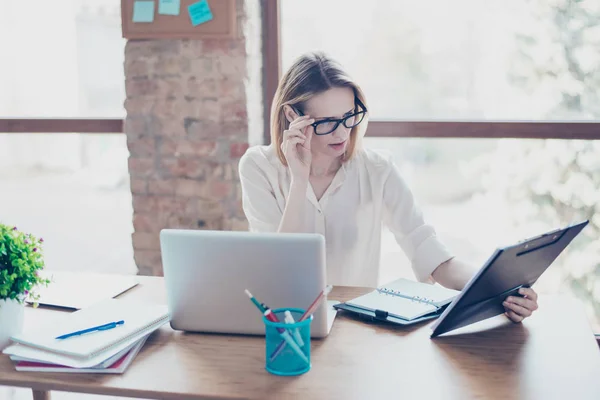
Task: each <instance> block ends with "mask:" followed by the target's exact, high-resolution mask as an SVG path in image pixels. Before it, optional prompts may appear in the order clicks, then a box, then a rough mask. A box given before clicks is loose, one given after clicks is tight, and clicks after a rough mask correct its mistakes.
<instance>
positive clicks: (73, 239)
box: [0, 0, 136, 273]
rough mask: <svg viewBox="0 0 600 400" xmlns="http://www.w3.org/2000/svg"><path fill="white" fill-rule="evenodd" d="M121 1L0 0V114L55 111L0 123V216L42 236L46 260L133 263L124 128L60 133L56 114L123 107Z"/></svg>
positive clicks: (58, 264) (103, 112) (52, 265)
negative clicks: (20, 127) (11, 125)
mask: <svg viewBox="0 0 600 400" xmlns="http://www.w3.org/2000/svg"><path fill="white" fill-rule="evenodd" d="M120 7H121V6H120V1H118V0H85V1H83V0H77V1H75V0H55V1H46V0H31V1H27V2H21V1H16V2H15V1H13V2H0V52H1V53H2V54H3V59H2V60H3V61H2V63H0V118H19V119H23V122H24V123H26V124H28V126H31V125H32V121H34V120H32V119H33V118H58V119H59V120H56V121H52V128H51V129H50V128H49V124H48V125H44V123H42V124H37V125H38V126H39V125H41V126H40V127H39V128H40V130H43V129H44V128H46V127H47V128H48V129H50V131H52V132H54V131H57V130H58V131H59V133H38V132H40V130H38V131H37V132H36V133H10V134H3V133H2V132H0V186H1V187H2V189H1V190H0V192H1V193H2V195H0V221H2V222H3V223H6V224H14V225H17V226H18V227H19V229H21V230H23V231H26V232H31V233H32V234H35V235H36V236H41V237H43V238H44V239H45V245H44V251H45V261H46V266H47V268H48V269H57V270H79V271H94V272H114V273H135V272H136V267H135V263H134V260H133V248H132V244H131V236H130V235H131V232H132V231H133V227H132V218H131V215H132V204H131V193H130V189H129V172H128V167H127V158H128V156H129V154H128V151H127V145H126V138H125V135H118V134H117V135H114V134H110V135H105V134H77V133H60V132H61V131H60V129H61V128H60V126H66V125H72V124H70V122H69V121H68V120H64V119H63V120H60V118H113V119H121V118H123V117H124V115H125V110H124V107H123V101H124V98H125V89H124V85H125V80H124V70H123V57H124V44H125V41H124V40H123V39H122V38H121V17H120V10H121V8H120ZM31 10H35V12H32V11H31ZM28 118H31V119H30V120H27V119H28ZM98 123H99V124H100V126H105V125H106V124H104V123H102V121H100V122H98ZM86 126H87V125H86ZM1 128H2V127H1V121H0V129H1ZM109 133H112V132H109Z"/></svg>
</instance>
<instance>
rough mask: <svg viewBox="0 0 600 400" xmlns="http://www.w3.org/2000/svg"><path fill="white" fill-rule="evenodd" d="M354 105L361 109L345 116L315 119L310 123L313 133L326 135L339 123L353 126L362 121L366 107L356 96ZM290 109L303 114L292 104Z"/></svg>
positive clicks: (302, 114)
mask: <svg viewBox="0 0 600 400" xmlns="http://www.w3.org/2000/svg"><path fill="white" fill-rule="evenodd" d="M356 105H357V106H358V107H360V108H361V110H360V111H356V112H354V113H353V114H351V115H348V116H347V117H344V118H326V119H323V120H320V121H317V122H315V123H314V124H311V126H312V127H313V128H314V129H315V135H328V134H330V133H331V132H333V131H335V130H336V129H337V128H338V126H340V124H344V126H345V127H346V128H354V127H355V126H357V125H358V124H360V123H361V122H362V120H363V119H364V118H365V114H366V113H367V108H366V107H365V105H364V104H363V103H362V101H360V100H359V99H358V98H356ZM358 107H356V108H358ZM292 109H293V110H294V111H295V112H296V114H298V115H299V116H301V117H302V116H304V113H303V112H302V111H300V110H299V109H298V108H297V107H293V106H292Z"/></svg>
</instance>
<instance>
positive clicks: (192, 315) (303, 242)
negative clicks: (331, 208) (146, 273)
mask: <svg viewBox="0 0 600 400" xmlns="http://www.w3.org/2000/svg"><path fill="white" fill-rule="evenodd" d="M160 242H161V251H162V262H163V271H164V277H165V284H166V289H167V300H168V306H169V311H170V313H171V326H172V327H173V329H177V330H184V331H195V332H218V333H239V334H264V324H263V322H262V316H261V313H260V311H259V310H258V309H257V308H256V307H255V306H254V305H253V304H252V303H251V302H250V300H249V298H248V296H247V295H246V294H245V292H244V290H245V289H248V290H249V291H250V292H251V293H252V294H253V295H254V296H255V297H256V298H257V299H258V300H259V301H261V302H263V303H265V304H266V305H267V306H268V307H270V308H272V309H276V308H282V307H295V308H303V309H306V308H307V307H308V306H309V305H310V303H312V301H313V300H314V298H315V297H316V296H317V295H318V294H319V293H320V291H321V290H323V289H324V288H325V286H326V270H325V239H324V237H323V236H322V235H319V234H295V233H294V234H292V233H254V232H237V231H199V230H181V229H165V230H162V231H161V233H160ZM328 330H329V329H328V324H327V305H326V302H323V303H322V304H321V306H320V307H319V308H318V310H317V311H316V312H315V313H314V319H313V322H312V324H311V333H312V335H313V336H315V337H322V336H326V335H327V333H328Z"/></svg>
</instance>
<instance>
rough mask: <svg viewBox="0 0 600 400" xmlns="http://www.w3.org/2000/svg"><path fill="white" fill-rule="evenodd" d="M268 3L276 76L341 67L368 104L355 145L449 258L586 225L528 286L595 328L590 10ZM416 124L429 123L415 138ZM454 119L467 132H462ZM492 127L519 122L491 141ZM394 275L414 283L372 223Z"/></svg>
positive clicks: (599, 299)
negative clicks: (404, 187) (384, 155)
mask: <svg viewBox="0 0 600 400" xmlns="http://www.w3.org/2000/svg"><path fill="white" fill-rule="evenodd" d="M279 7H280V30H281V45H280V49H279V51H280V56H281V69H282V71H285V70H286V69H287V68H288V67H289V66H290V65H291V64H292V62H293V60H294V59H295V58H296V57H297V56H299V55H301V54H302V53H304V52H306V51H312V50H323V51H325V52H326V53H328V54H329V55H331V56H332V57H334V58H335V59H337V60H338V61H340V62H341V64H342V65H343V66H344V68H345V69H347V70H348V72H349V73H350V74H351V75H352V76H353V77H354V78H355V79H356V81H357V82H358V83H359V84H360V85H361V86H362V88H363V90H364V91H365V93H366V96H367V100H368V102H369V110H370V112H371V121H370V123H369V130H368V131H367V138H366V139H365V145H366V146H368V147H372V148H383V149H385V150H387V151H391V152H392V154H393V155H394V158H395V160H396V163H397V164H398V165H399V167H400V169H401V170H402V172H403V174H404V176H405V178H406V179H407V180H408V182H409V184H410V186H411V188H412V189H413V192H414V193H415V196H416V197H417V200H418V201H419V203H420V204H421V206H422V208H423V210H424V214H425V217H426V218H427V220H428V221H430V222H431V223H432V224H433V225H434V226H435V227H436V229H437V230H438V233H439V234H440V236H441V237H442V238H443V239H444V241H445V242H446V243H447V244H448V246H449V247H450V248H451V249H452V250H453V251H454V252H455V253H456V254H457V255H459V256H461V257H463V258H464V259H466V260H468V261H471V262H472V263H473V264H475V265H481V264H482V263H483V262H485V260H486V259H487V257H488V256H489V255H490V254H491V252H492V251H493V250H494V248H495V247H497V246H500V245H505V244H510V243H514V242H515V241H518V240H521V239H524V238H527V237H530V236H534V235H537V234H539V233H542V232H544V231H546V230H549V229H554V228H557V227H558V226H562V225H564V224H566V223H569V222H573V221H578V220H581V219H584V218H589V219H590V220H591V222H590V224H589V225H588V227H586V229H585V230H584V231H583V232H582V234H581V235H580V237H578V238H577V239H576V240H575V241H574V242H573V243H572V244H571V246H569V248H568V250H567V251H565V252H564V253H563V254H562V255H561V256H560V257H559V259H557V260H556V262H555V263H554V264H553V265H552V266H551V267H550V269H549V270H548V272H547V273H546V274H545V275H544V276H543V277H542V279H540V281H539V282H538V285H537V290H538V291H539V292H542V293H557V292H561V293H565V294H569V295H573V296H576V297H577V298H578V299H580V300H581V301H582V302H583V303H584V304H585V306H586V307H587V311H588V315H589V317H590V320H591V321H592V323H593V325H594V328H595V329H596V330H597V331H600V263H599V261H598V260H600V257H599V255H600V254H599V253H600V249H599V247H598V244H597V240H596V238H597V237H598V232H599V231H600V220H599V219H598V217H597V216H596V211H597V210H596V204H598V203H599V201H600V190H599V189H598V187H600V181H598V177H599V176H600V164H598V162H597V161H596V160H600V143H599V142H598V139H600V124H599V123H598V119H599V117H600V94H599V93H600V90H599V89H600V87H599V84H600V83H599V82H600V70H598V69H597V68H596V66H597V65H598V64H599V63H600V55H599V54H598V52H597V51H594V49H595V48H596V49H597V48H598V46H600V29H599V28H598V27H599V26H600V3H598V2H594V1H590V0H584V1H579V2H572V1H567V0H558V1H554V2H546V1H543V0H534V1H528V2H523V1H519V0H504V1H499V0H492V1H486V2H481V1H477V0H458V1H453V2H444V1H433V0H426V1H420V2H413V1H408V0H400V1H376V2H375V1H374V2H359V1H358V0H332V1H327V2H319V1H317V0H286V1H282V2H279ZM272 26H275V25H272ZM558 120H561V121H566V122H567V123H566V124H563V125H559V124H556V123H553V121H558ZM384 121H385V122H384ZM421 121H429V122H439V123H435V124H431V125H430V126H429V127H428V128H427V132H425V130H418V131H416V130H414V129H415V127H416V124H415V122H418V123H420V122H421ZM457 121H464V122H467V123H469V122H478V124H477V125H473V129H471V130H469V131H464V130H463V129H464V128H465V125H463V124H458V123H456V122H457ZM495 121H517V122H518V123H517V124H516V125H514V126H512V127H510V128H508V127H507V130H506V137H507V138H498V136H500V137H501V136H502V132H501V133H500V135H498V129H499V128H498V126H499V125H498V124H497V123H496V122H495ZM528 121H531V122H528ZM569 121H572V122H573V123H568V122H569ZM581 121H584V122H585V121H587V123H581ZM534 122H535V123H534ZM502 127H504V125H503V126H502ZM467 128H468V126H467ZM411 130H413V131H411ZM584 130H585V132H584ZM491 131H494V133H493V134H491V133H490V135H491V136H492V137H494V138H485V137H486V134H488V133H489V132H491ZM425 133H426V134H425ZM377 136H386V137H385V138H383V137H377ZM394 136H397V137H394ZM406 136H408V137H406ZM410 136H413V137H410ZM419 136H427V138H424V137H419ZM463 137H473V138H469V139H465V138H463ZM477 137H480V138H477ZM509 137H510V138H509ZM526 137H535V138H537V139H525V138H526ZM547 138H553V139H547ZM571 138H580V139H581V138H588V139H590V140H569V139H571ZM400 276H406V277H412V276H413V275H412V272H411V270H410V267H409V265H408V262H407V260H406V257H405V256H404V254H403V253H402V250H401V249H400V247H399V246H398V245H397V244H396V242H395V240H394V238H393V235H391V233H390V232H389V231H387V230H386V229H385V228H384V234H383V243H382V264H381V282H382V283H383V282H386V281H389V280H391V279H395V278H397V277H400Z"/></svg>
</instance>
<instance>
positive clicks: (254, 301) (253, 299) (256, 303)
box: [244, 289, 269, 314]
mask: <svg viewBox="0 0 600 400" xmlns="http://www.w3.org/2000/svg"><path fill="white" fill-rule="evenodd" d="M244 291H245V292H246V294H247V295H248V297H250V300H251V301H252V303H254V305H255V306H256V308H258V309H259V310H260V312H261V313H263V314H264V312H265V311H267V310H268V309H269V307H267V306H266V305H265V303H260V302H259V301H258V300H256V299H255V298H254V296H252V293H250V291H249V290H248V289H246V290H244Z"/></svg>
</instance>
